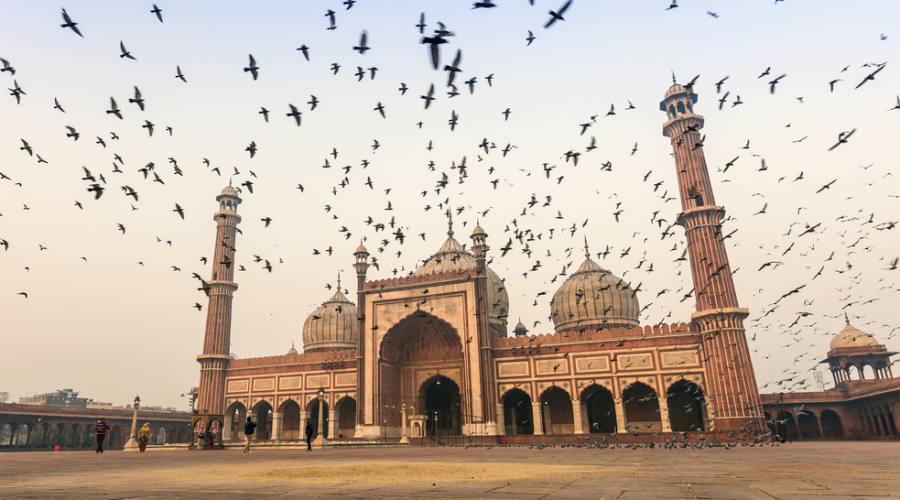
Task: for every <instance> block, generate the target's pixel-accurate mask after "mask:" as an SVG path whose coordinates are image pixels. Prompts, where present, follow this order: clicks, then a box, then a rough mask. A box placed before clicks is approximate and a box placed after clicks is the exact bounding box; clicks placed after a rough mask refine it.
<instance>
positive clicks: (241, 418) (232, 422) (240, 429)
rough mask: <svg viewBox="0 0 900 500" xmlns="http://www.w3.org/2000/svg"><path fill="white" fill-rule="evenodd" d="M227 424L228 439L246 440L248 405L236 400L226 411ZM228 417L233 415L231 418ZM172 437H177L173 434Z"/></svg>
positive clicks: (235, 440)
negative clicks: (245, 428) (245, 429)
mask: <svg viewBox="0 0 900 500" xmlns="http://www.w3.org/2000/svg"><path fill="white" fill-rule="evenodd" d="M225 415H226V418H225V424H226V427H229V426H230V427H229V432H228V434H227V435H228V440H229V441H231V442H233V443H239V442H242V441H243V440H244V426H245V425H246V424H247V407H245V406H244V405H243V404H242V403H240V402H234V403H232V404H231V406H229V407H228V410H226V411H225ZM228 417H231V418H230V419H229V418H228ZM172 438H175V436H174V435H173V436H172Z"/></svg>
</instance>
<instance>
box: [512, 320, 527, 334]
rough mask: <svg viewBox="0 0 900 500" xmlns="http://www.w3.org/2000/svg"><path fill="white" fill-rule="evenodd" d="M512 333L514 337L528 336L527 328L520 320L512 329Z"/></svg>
mask: <svg viewBox="0 0 900 500" xmlns="http://www.w3.org/2000/svg"><path fill="white" fill-rule="evenodd" d="M513 333H514V334H515V335H516V337H522V336H523V335H528V328H527V327H526V326H525V325H524V324H523V323H522V320H521V319H519V322H518V323H516V327H515V328H513Z"/></svg>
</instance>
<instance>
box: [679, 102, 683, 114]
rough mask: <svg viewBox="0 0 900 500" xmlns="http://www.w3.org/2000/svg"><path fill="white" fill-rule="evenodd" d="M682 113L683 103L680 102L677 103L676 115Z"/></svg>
mask: <svg viewBox="0 0 900 500" xmlns="http://www.w3.org/2000/svg"><path fill="white" fill-rule="evenodd" d="M681 113H684V103H683V102H682V101H678V114H681Z"/></svg>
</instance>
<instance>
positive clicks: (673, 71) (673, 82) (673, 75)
mask: <svg viewBox="0 0 900 500" xmlns="http://www.w3.org/2000/svg"><path fill="white" fill-rule="evenodd" d="M676 83H678V82H676V81H675V70H674V69H673V70H672V85H675V84H676Z"/></svg>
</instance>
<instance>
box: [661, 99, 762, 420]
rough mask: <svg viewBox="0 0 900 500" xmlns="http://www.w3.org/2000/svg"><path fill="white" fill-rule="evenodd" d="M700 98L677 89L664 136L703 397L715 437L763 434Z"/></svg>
mask: <svg viewBox="0 0 900 500" xmlns="http://www.w3.org/2000/svg"><path fill="white" fill-rule="evenodd" d="M696 102H697V94H695V93H694V92H693V89H692V88H690V87H684V86H682V85H678V84H674V85H672V86H671V87H670V88H669V90H668V91H666V95H665V97H664V98H663V101H662V102H660V104H659V109H660V110H661V111H665V112H666V115H667V117H668V120H667V121H666V123H665V124H664V125H663V135H665V136H666V137H668V138H669V139H670V140H671V141H672V150H673V153H674V157H675V166H676V168H677V170H678V171H677V176H678V191H679V194H680V197H681V209H682V212H681V213H680V214H679V215H678V219H677V223H678V224H679V225H680V226H682V227H684V231H685V236H686V238H687V250H688V256H689V258H690V264H691V276H692V278H693V282H694V283H693V284H694V296H695V299H696V312H694V314H692V315H691V318H692V320H693V321H694V322H695V323H696V324H697V325H698V326H699V328H700V331H701V333H702V335H703V344H702V345H703V356H704V359H705V364H706V373H707V380H706V381H705V384H704V385H705V387H704V389H705V391H706V393H707V394H706V396H707V398H708V401H709V403H710V405H709V407H710V410H711V413H712V414H711V415H709V416H710V417H711V418H710V422H711V424H712V428H713V429H717V430H734V431H738V430H742V429H745V430H751V431H753V432H762V431H763V430H764V428H765V425H764V422H763V419H762V405H761V403H760V398H759V390H758V389H757V386H756V377H755V376H754V373H753V365H752V364H751V361H750V349H749V347H748V345H747V337H746V335H745V333H744V318H746V317H747V315H748V314H749V311H748V310H747V309H744V308H742V307H740V306H739V304H738V299H737V294H736V293H735V289H734V281H733V279H732V276H731V274H732V271H731V266H730V265H729V263H728V254H727V253H726V250H725V241H724V235H723V234H722V219H723V218H724V215H725V209H724V208H723V207H721V206H718V205H716V200H715V196H714V195H713V189H712V183H711V181H710V178H709V171H708V169H707V168H706V159H705V157H704V154H703V143H702V139H701V137H700V129H702V128H703V122H704V120H703V116H701V115H698V114H694V104H695V103H696Z"/></svg>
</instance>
